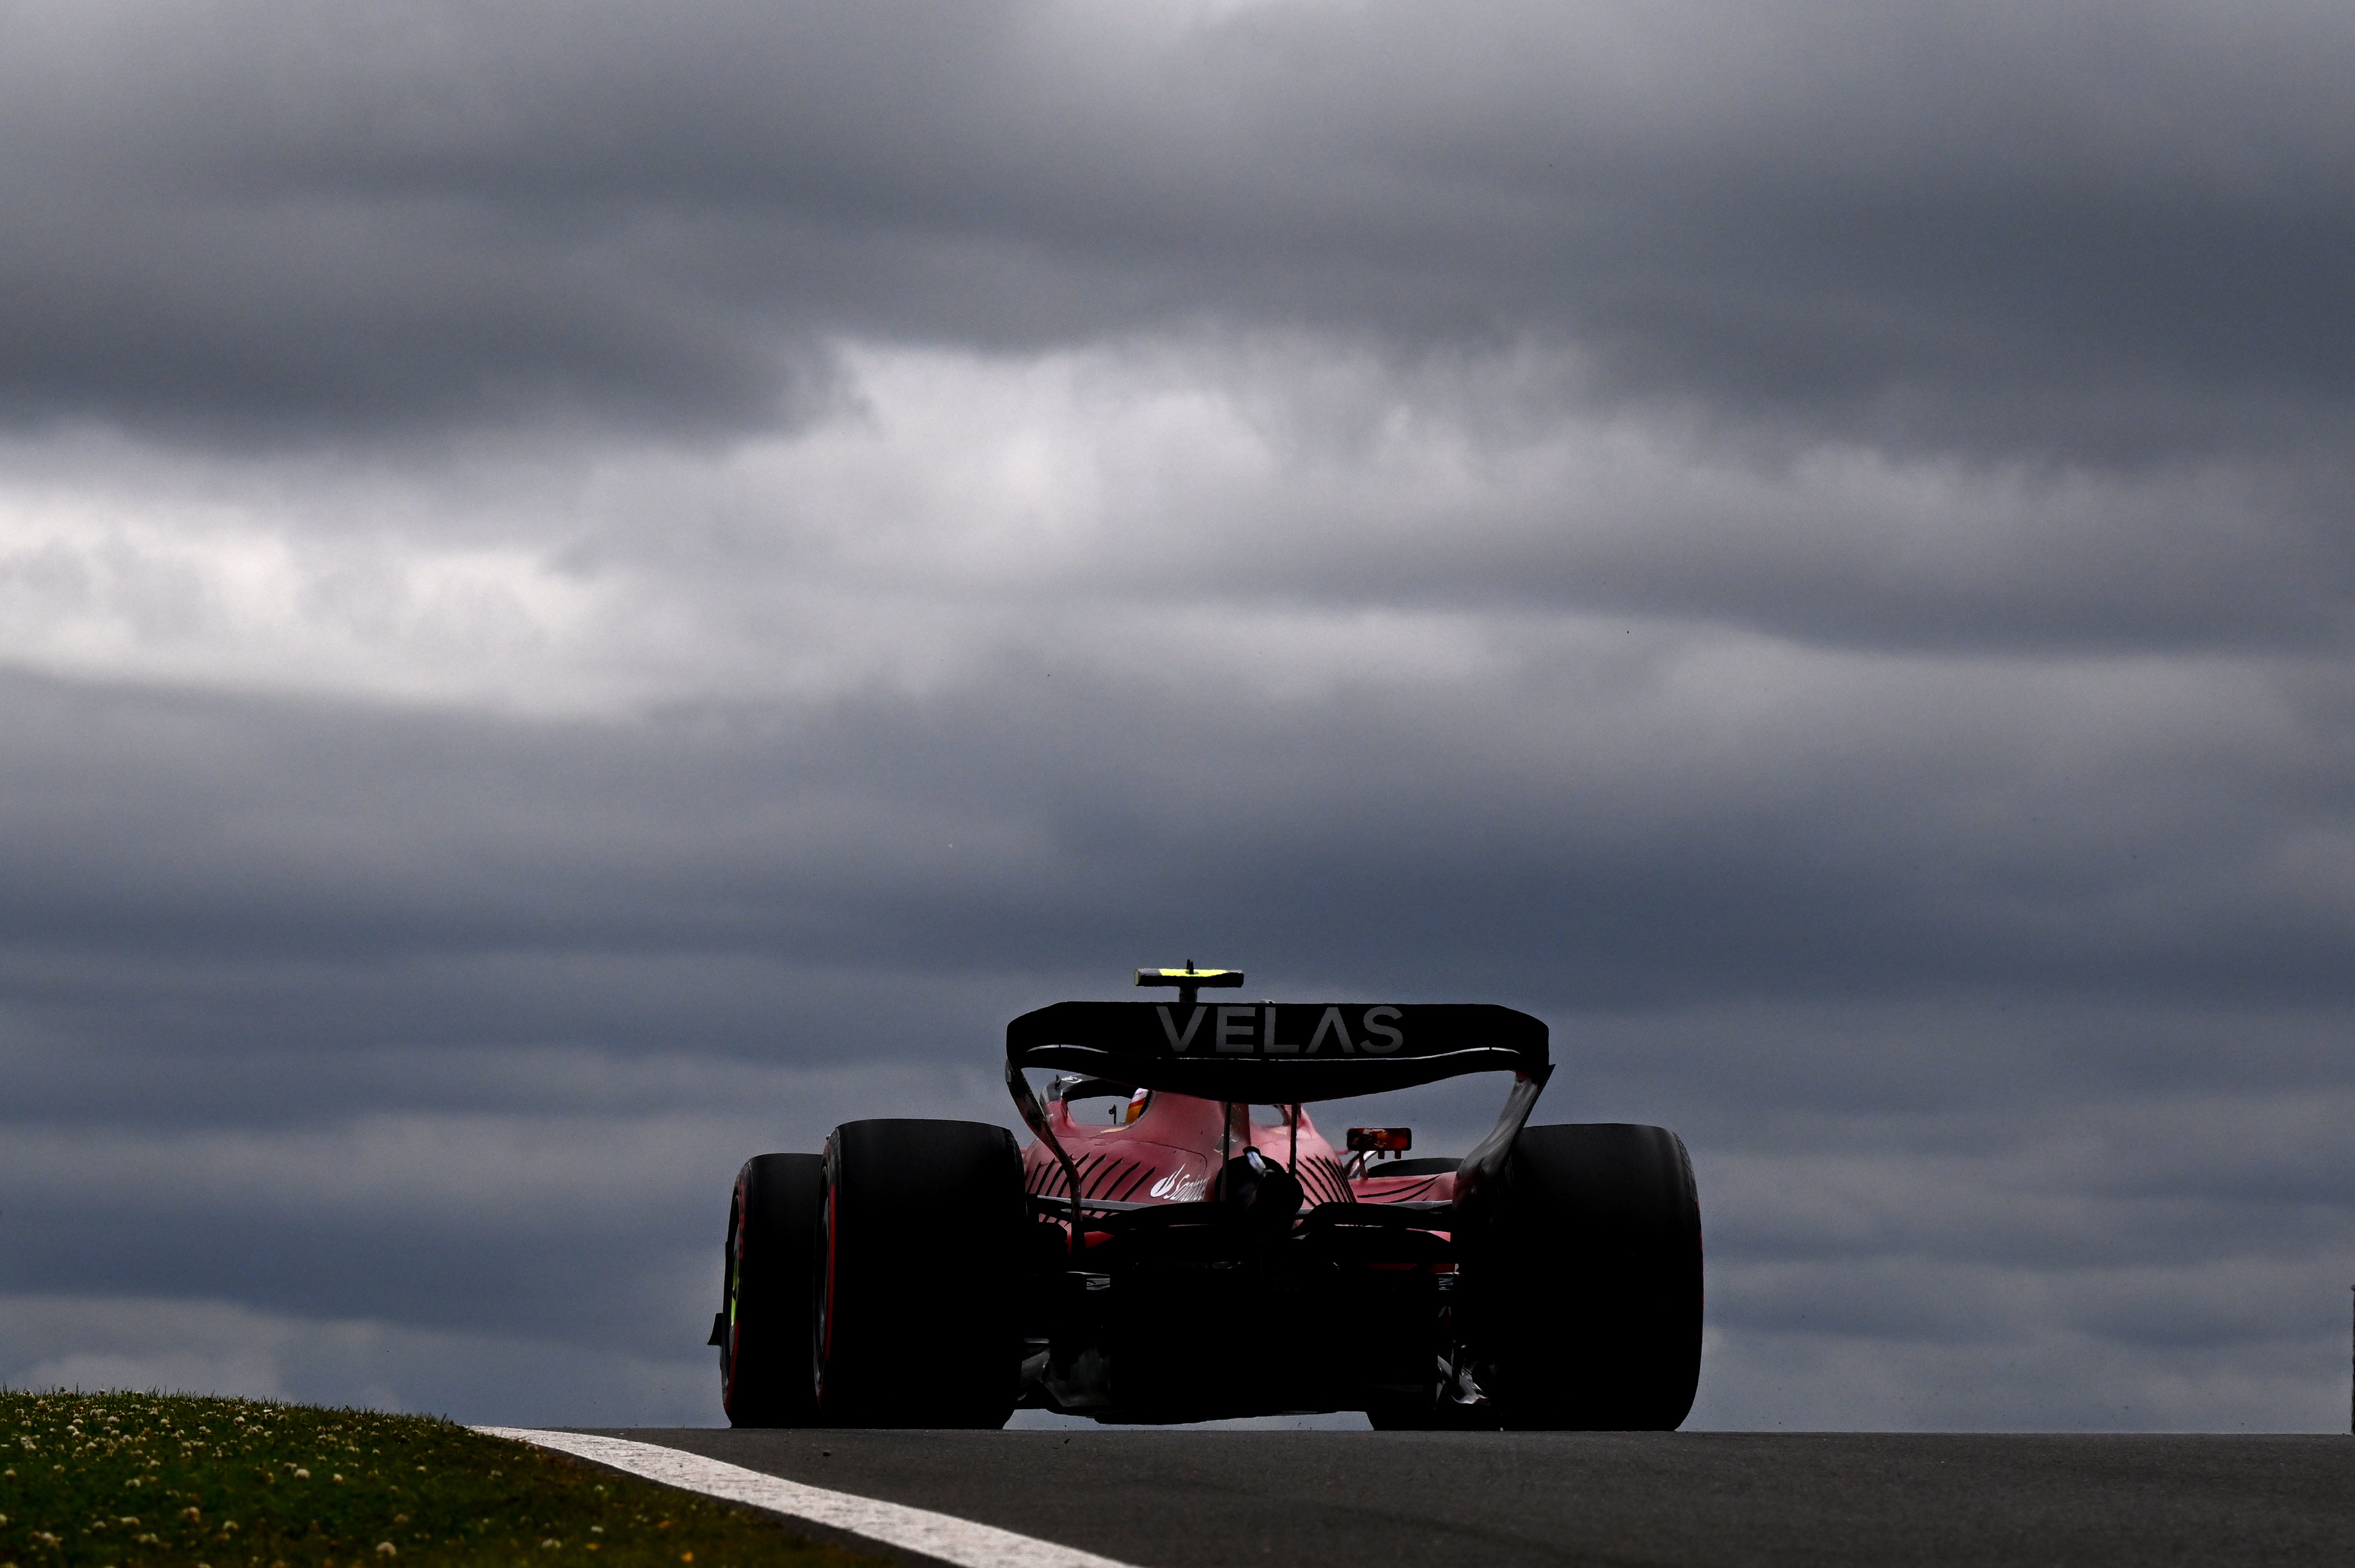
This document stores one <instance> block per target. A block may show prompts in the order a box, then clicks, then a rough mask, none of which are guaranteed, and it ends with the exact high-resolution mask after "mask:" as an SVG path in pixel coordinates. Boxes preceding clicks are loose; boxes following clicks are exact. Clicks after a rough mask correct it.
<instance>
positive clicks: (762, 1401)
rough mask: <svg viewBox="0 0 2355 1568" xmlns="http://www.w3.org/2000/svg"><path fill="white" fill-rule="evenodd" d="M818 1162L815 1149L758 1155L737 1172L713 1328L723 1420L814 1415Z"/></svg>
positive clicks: (800, 1421)
mask: <svg viewBox="0 0 2355 1568" xmlns="http://www.w3.org/2000/svg"><path fill="white" fill-rule="evenodd" d="M825 1167H826V1162H825V1160H821V1159H820V1158H819V1157H818V1156H816V1155H815V1154H756V1155H754V1156H753V1157H752V1158H751V1159H750V1160H746V1161H745V1162H744V1169H742V1170H741V1171H738V1172H737V1173H736V1194H735V1197H734V1198H733V1199H732V1200H730V1202H729V1205H728V1248H727V1255H726V1256H727V1273H726V1276H725V1277H724V1280H723V1294H722V1296H721V1298H720V1312H719V1322H718V1323H717V1324H716V1325H714V1335H713V1337H714V1338H715V1339H717V1340H718V1341H719V1403H720V1404H721V1406H722V1407H723V1408H725V1409H726V1411H727V1412H728V1421H729V1424H730V1425H734V1426H807V1425H810V1424H811V1423H812V1422H813V1421H815V1419H816V1418H817V1399H816V1396H815V1393H814V1392H813V1390H812V1389H811V1387H810V1365H809V1341H810V1306H811V1302H812V1299H813V1298H814V1296H815V1284H814V1281H813V1277H814V1275H815V1267H816V1263H817V1239H818V1237H817V1220H818V1200H819V1196H820V1193H821V1192H823V1190H824V1180H825Z"/></svg>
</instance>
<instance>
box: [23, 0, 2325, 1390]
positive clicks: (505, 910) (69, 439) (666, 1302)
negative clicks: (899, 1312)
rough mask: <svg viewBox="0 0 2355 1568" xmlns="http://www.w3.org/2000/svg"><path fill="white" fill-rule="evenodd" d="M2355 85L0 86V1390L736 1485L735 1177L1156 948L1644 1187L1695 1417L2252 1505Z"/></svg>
mask: <svg viewBox="0 0 2355 1568" xmlns="http://www.w3.org/2000/svg"><path fill="white" fill-rule="evenodd" d="M2350 71H2355V12H2350V11H2349V10H2348V9H2347V8H2346V7H2345V6H2343V5H2320V4H2265V3H2262V0H2261V3H2257V4H2249V3H2246V0H2236V3H2235V4H2232V5H2222V4H2215V5H2207V4H2176V5H2166V6H2154V5H2126V4H2114V3H2109V0H2088V3H2085V4H2079V5H2061V6H2054V5H2037V6H2030V5H1998V4H1982V5H1946V6H1936V7H1933V6H1927V5H1921V6H1911V7H1891V6H1889V5H1862V4H1852V3H1846V0H1799V3H1797V4H1793V5H1782V6H1777V7H1773V8H1770V9H1765V10H1762V9H1760V8H1758V7H1755V6H1738V5H1728V4H1723V3H1722V0H1653V3H1650V4H1646V5H1642V6H1636V5H1514V4H1493V5H1490V4H1472V5H1451V6H1444V7H1439V6H1432V5H1420V4H1415V5H1410V4H1404V3H1393V0H1358V3H1351V0H1062V3H1042V4H1028V3H1020V0H988V3H968V4H963V5H901V4H890V3H874V4H867V5H828V6H807V5H779V4H770V5H735V4H718V3H702V4H689V5H663V6H655V5H619V4H597V3H594V0H567V3H566V4H563V5H555V4H534V3H530V0H518V3H517V4H512V5H500V6H497V7H492V8H485V7H481V6H474V5H435V4H423V3H416V4H407V5H394V4H387V5H345V6H336V7H330V8H326V9H325V10H323V9H322V8H320V7H317V6H312V5H292V4H257V3H239V0H224V3H221V4H217V5H208V6H203V7H187V6H174V5H155V4H135V3H123V4H105V3H81V4H76V5H61V4H13V5H5V6H0V145H5V146H6V147H7V148H8V156H7V158H6V159H5V161H0V219H5V244H0V736H5V743H0V850H5V863H6V865H7V866H8V871H9V874H8V875H7V876H6V877H5V879H0V1082H5V1085H6V1088H5V1090H0V1122H5V1126H0V1377H5V1379H7V1380H8V1381H10V1382H12V1383H26V1382H53V1381H59V1380H63V1381H76V1380H79V1381H81V1382H84V1383H122V1382H129V1383H138V1384H142V1385H144V1384H147V1383H165V1384H167V1385H174V1386H190V1387H210V1388H220V1389H225V1390H235V1391H239V1392H247V1393H284V1394H289V1395H294V1396H299V1397H305V1398H325V1399H332V1400H346V1399H355V1400H357V1399H364V1400H369V1401H375V1402H379V1403H385V1404H400V1405H404V1406H409V1407H416V1408H430V1409H437V1410H446V1411H449V1412H451V1413H453V1414H458V1415H461V1416H464V1417H468V1418H474V1419H499V1420H510V1421H523V1422H530V1421H547V1422H559V1421H589V1420H597V1419H609V1420H613V1421H628V1422H657V1421H716V1420H718V1419H719V1406H718V1401H717V1397H716V1375H715V1373H714V1372H713V1370H712V1368H711V1367H710V1365H709V1357H710V1354H711V1352H709V1351H706V1350H704V1349H702V1348H701V1340H702V1338H703V1332H704V1325H705V1324H707V1323H708V1321H709V1311H710V1310H711V1308H712V1306H713V1305H714V1303H715V1298H716V1294H717V1283H718V1260H717V1252H718V1244H719V1229H720V1225H721V1223H722V1220H723V1219H724V1214H725V1191H726V1186H727V1182H728V1180H729V1178H730V1174H731V1173H732V1171H733V1170H734V1168H735V1166H736V1165H737V1163H738V1162H739V1161H740V1160H742V1159H743V1158H744V1157H745V1156H746V1155H747V1154H750V1153H752V1152H755V1151H758V1150H765V1149H790V1148H815V1146H816V1144H817V1142H818V1141H819V1140H820V1139H823V1137H824V1135H825V1132H826V1129H827V1128H829V1127H830V1126H832V1125H833V1124H834V1123H835V1122H836V1121H837V1120H841V1119H846V1118H851V1117H856V1116H862V1115H908V1114H939V1115H972V1116H983V1117H987V1118H994V1119H1009V1118H1008V1107H1005V1106H1004V1103H1003V1096H1002V1093H1001V1092H999V1091H998V1090H997V1089H996V1087H994V1086H993V1082H992V1079H993V1062H994V1059H995V1056H996V1051H997V1049H998V1034H997V1031H998V1028H999V1026H1000V1025H1002V1023H1003V1022H1004V1020H1005V1019H1006V1018H1007V1016H1009V1015H1011V1014H1012V1013H1014V1012H1019V1011H1022V1010H1024V1009H1026V1008H1028V1007H1030V1006H1034V1005H1038V1004H1039V1003H1041V1002H1044V1001H1052V1000H1058V999H1060V998H1062V997H1065V996H1086V995H1111V994H1114V993H1115V988H1116V987H1117V985H1118V983H1119V981H1120V980H1121V978H1122V977H1123V976H1124V973H1125V972H1126V970H1127V969H1129V968H1130V967H1133V966H1135V965H1137V964H1142V963H1162V962H1172V961H1177V960H1179V959H1185V958H1188V957H1192V958H1197V959H1202V960H1204V961H1208V962H1219V963H1227V964H1233V965H1239V966H1241V967H1244V968H1246V969H1249V970H1251V971H1252V977H1253V983H1254V984H1255V985H1258V984H1263V985H1264V987H1265V988H1266V990H1267V991H1269V993H1270V994H1274V995H1283V994H1287V993H1289V994H1305V993H1308V992H1312V991H1314V992H1327V993H1337V994H1363V995H1369V996H1385V997H1395V998H1399V999H1401V1000H1407V999H1429V1000H1443V999H1444V1000H1461V1001H1502V1002H1507V1003H1509V1004H1512V1005H1516V1006H1520V1007H1524V1008H1528V1009H1529V1010H1531V1011H1534V1012H1538V1013H1540V1014H1541V1015H1542V1016H1544V1017H1546V1018H1547V1019H1548V1020H1549V1021H1550V1022H1551V1023H1552V1025H1553V1029H1554V1041H1555V1051H1556V1055H1557V1059H1558V1060H1559V1061H1560V1062H1561V1064H1562V1066H1561V1072H1560V1074H1559V1075H1558V1076H1557V1077H1556V1079H1555V1081H1554V1085H1553V1086H1552V1087H1551V1088H1550V1090H1549V1093H1548V1096H1547V1098H1546V1101H1545V1102H1544V1103H1543V1104H1542V1105H1541V1107H1540V1118H1541V1119H1553V1120H1618V1119H1625V1120H1640V1121H1656V1122H1661V1123H1665V1124H1667V1125H1669V1126H1672V1127H1675V1128H1678V1130H1680V1131H1681V1132H1682V1133H1683V1134H1684V1135H1685V1137H1686V1138H1687V1139H1688V1141H1689V1143H1690V1144H1691V1145H1692V1147H1693V1150H1694V1153H1695V1158H1696V1162H1697V1166H1698V1169H1699V1172H1700V1181H1701V1188H1702V1197H1703V1202H1704V1212H1705V1215H1706V1219H1707V1227H1708V1234H1709V1238H1710V1250H1711V1260H1712V1270H1713V1272H1712V1277H1711V1284H1710V1349H1709V1361H1708V1364H1707V1367H1706V1369H1705V1372H1704V1375H1703V1383H1702V1393H1701V1399H1700V1405H1699V1407H1698V1409H1697V1411H1696V1415H1695V1422H1696V1424H1699V1425H1742V1426H1818V1427H1821V1426H1899V1427H1953V1426H1996V1427H2007V1426H2008V1427H2096V1428H2098V1427H2121V1428H2142V1427H2213V1428H2225V1429H2235V1428H2242V1427H2248V1428H2260V1429H2297V1428H2310V1429H2330V1428H2335V1427H2336V1426H2337V1425H2339V1422H2340V1421H2341V1420H2343V1418H2344V1412H2345V1409H2346V1403H2345V1401H2346V1397H2347V1393H2346V1382H2345V1380H2346V1377H2347V1370H2346V1349H2345V1347H2346V1339H2345V1334H2346V1331H2347V1328H2346V1324H2347V1319H2346V1314H2347V1311H2348V1300H2349V1298H2348V1293H2347V1287H2348V1283H2349V1281H2350V1279H2355V1272H2350V1271H2355V1188H2351V1187H2350V1173H2351V1172H2350V1161H2355V1062H2350V1051H2349V1049H2348V1047H2349V1044H2350V1022H2355V1008H2351V1007H2350V1001H2355V998H2351V997H2350V977H2355V963H2351V962H2350V960H2355V680H2350V675H2355V662H2351V661H2350V615H2349V612H2350V599H2355V517H2350V508H2351V507H2355V501H2350V497H2355V485H2351V484H2350V479H2355V475H2350V466H2351V464H2350V453H2351V452H2355V306H2350V297H2349V296H2350V260H2349V258H2350V255H2355V92H2350V90H2349V87H2348V83H2349V81H2350V79H2355V77H2350ZM1496 1092H1497V1088H1496V1086H1468V1087H1459V1088H1451V1089H1445V1090H1439V1091H1433V1094H1432V1095H1431V1097H1428V1098H1427V1099H1426V1100H1424V1101H1423V1103H1422V1105H1421V1107H1420V1108H1419V1109H1418V1110H1416V1111H1415V1112H1413V1113H1412V1114H1413V1115H1414V1116H1415V1118H1416V1119H1417V1123H1418V1126H1419V1127H1420V1128H1422V1129H1423V1133H1422V1136H1423V1141H1424V1142H1425V1143H1427V1144H1429V1145H1431V1146H1433V1147H1435V1148H1439V1149H1447V1148H1451V1147H1461V1143H1462V1142H1463V1141H1464V1140H1466V1139H1468V1138H1469V1136H1470V1135H1471V1132H1472V1129H1473V1128H1476V1126H1477V1125H1478V1124H1479V1123H1481V1122H1482V1121H1484V1120H1485V1119H1486V1117H1487V1109H1488V1104H1489V1102H1490V1101H1491V1100H1493V1098H1494V1097H1495V1094H1496ZM1336 1116H1337V1118H1338V1119H1342V1120H1346V1119H1348V1118H1347V1116H1346V1113H1342V1112H1339V1111H1337V1112H1336Z"/></svg>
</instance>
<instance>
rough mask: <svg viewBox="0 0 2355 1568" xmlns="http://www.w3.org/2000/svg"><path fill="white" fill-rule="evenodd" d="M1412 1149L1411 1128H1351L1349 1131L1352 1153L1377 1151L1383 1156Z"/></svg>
mask: <svg viewBox="0 0 2355 1568" xmlns="http://www.w3.org/2000/svg"><path fill="white" fill-rule="evenodd" d="M1413 1147H1414V1128H1411V1127H1353V1128H1350V1129H1349V1149H1350V1151H1351V1152H1352V1153H1360V1154H1362V1153H1365V1152H1367V1151H1369V1150H1379V1151H1380V1152H1382V1153H1384V1154H1403V1153H1405V1152H1406V1151H1407V1150H1410V1149H1412V1148H1413Z"/></svg>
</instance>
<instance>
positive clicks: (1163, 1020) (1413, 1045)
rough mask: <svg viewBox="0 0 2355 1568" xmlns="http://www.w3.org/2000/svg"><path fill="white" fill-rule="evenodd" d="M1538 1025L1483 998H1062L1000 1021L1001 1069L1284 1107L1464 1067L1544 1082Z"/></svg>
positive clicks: (1377, 1090)
mask: <svg viewBox="0 0 2355 1568" xmlns="http://www.w3.org/2000/svg"><path fill="white" fill-rule="evenodd" d="M1546 1043H1547V1036H1546V1026H1545V1024H1544V1023H1543V1022H1541V1021H1540V1020H1538V1019H1535V1018H1531V1017H1530V1016H1529V1014H1528V1013H1526V1012H1514V1011H1513V1010H1512V1009H1511V1008H1509V1007H1494V1006H1490V1005H1487V1004H1486V1003H1477V1002H1473V1003H1465V1002H1440V1003H1428V1002H1426V1003H1407V1002H1363V1001H1336V1002H1325V1001H1285V1002H1267V1001H1263V1002H1252V1003H1225V1002H1195V1001H1181V1002H1174V1003H1173V1002H1167V1001H1060V1002H1057V1003H1056V1004H1055V1005H1054V1006H1052V1007H1042V1008H1040V1009H1039V1010H1038V1011H1037V1012H1026V1013H1024V1014H1023V1015H1022V1016H1021V1017H1019V1018H1018V1019H1016V1020H1015V1021H1014V1022H1011V1023H1009V1024H1007V1026H1006V1067H1007V1073H1008V1074H1009V1075H1015V1074H1018V1073H1020V1072H1021V1070H1022V1069H1023V1068H1025V1067H1061V1068H1068V1069H1070V1070H1071V1071H1074V1072H1081V1073H1086V1074H1088V1075H1090V1076H1092V1077H1098V1078H1109V1079H1111V1080H1112V1081H1113V1082H1114V1083H1118V1084H1127V1085H1129V1086H1132V1087H1135V1088H1142V1089H1167V1090H1168V1091H1170V1092H1171V1093H1173V1094H1181V1095H1195V1096H1199V1097H1201V1098H1203V1099H1206V1100H1232V1101H1237V1102H1242V1103H1248V1104H1252V1105H1292V1104H1295V1103H1296V1102H1299V1101H1304V1100H1332V1099H1344V1098H1348V1097H1352V1096H1356V1095H1373V1094H1381V1093H1383V1092H1385V1091H1387V1090H1391V1089H1405V1088H1412V1087H1413V1086H1416V1085H1418V1084H1429V1083H1434V1082H1436V1081H1438V1080H1439V1079H1441V1078H1453V1077H1456V1076H1458V1075H1462V1074H1465V1073H1491V1072H1509V1073H1512V1074H1514V1075H1517V1076H1518V1077H1523V1078H1537V1079H1540V1080H1541V1079H1542V1078H1543V1077H1544V1076H1545V1073H1546V1068H1547V1066H1548V1061H1547V1056H1546Z"/></svg>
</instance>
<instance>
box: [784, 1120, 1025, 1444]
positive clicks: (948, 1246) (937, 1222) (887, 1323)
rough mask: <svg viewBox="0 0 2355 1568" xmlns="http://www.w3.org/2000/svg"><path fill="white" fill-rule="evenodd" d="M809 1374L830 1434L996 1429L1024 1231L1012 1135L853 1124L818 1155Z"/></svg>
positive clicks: (1018, 1358) (964, 1126)
mask: <svg viewBox="0 0 2355 1568" xmlns="http://www.w3.org/2000/svg"><path fill="white" fill-rule="evenodd" d="M825 1183H826V1186H825V1202H824V1206H823V1208H822V1210H821V1212H820V1216H819V1242H818V1256H819V1260H820V1261H819V1265H818V1270H817V1279H816V1281H815V1285H816V1290H815V1296H816V1310H815V1321H814V1323H813V1328H814V1330H815V1334H814V1339H813V1358H812V1359H813V1361H815V1385H816V1389H817V1400H818V1414H819V1419H821V1420H822V1421H824V1422H825V1423H826V1425H829V1426H977V1427H994V1426H1003V1425H1006V1418H1007V1415H1009V1414H1012V1413H1013V1409H1014V1400H1015V1396H1016V1394H1017V1393H1018V1392H1019V1390H1020V1384H1021V1371H1022V1351H1023V1345H1022V1340H1021V1328H1020V1324H1019V1322H1018V1319H1017V1316H1016V1314H1017V1308H1018V1302H1019V1300H1020V1296H1021V1287H1022V1282H1023V1276H1022V1263H1023V1260H1024V1258H1025V1257H1026V1256H1027V1252H1026V1246H1027V1245H1028V1243H1029V1242H1030V1240H1031V1236H1030V1230H1031V1226H1030V1224H1029V1222H1028V1209H1027V1207H1026V1205H1025V1202H1024V1199H1023V1194H1022V1157H1021V1155H1020V1153H1019V1152H1018V1150H1017V1149H1016V1147H1015V1143H1014V1135H1013V1134H1012V1133H1010V1132H1007V1130H1006V1129H1005V1128H1001V1127H990V1126H987V1125H986V1124H984V1123H980V1122H970V1121H881V1120H879V1121H853V1122H845V1123H844V1124H843V1125H842V1126H840V1127H837V1128H835V1129H834V1136H833V1137H831V1138H829V1139H826V1172H825Z"/></svg>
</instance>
